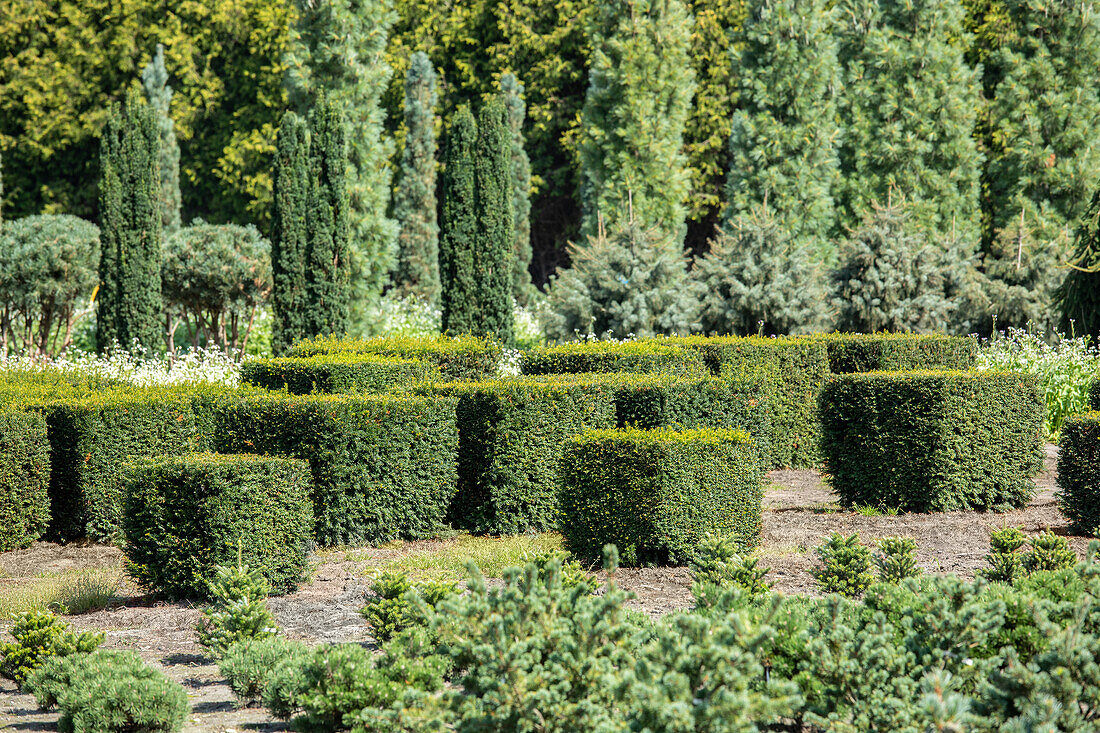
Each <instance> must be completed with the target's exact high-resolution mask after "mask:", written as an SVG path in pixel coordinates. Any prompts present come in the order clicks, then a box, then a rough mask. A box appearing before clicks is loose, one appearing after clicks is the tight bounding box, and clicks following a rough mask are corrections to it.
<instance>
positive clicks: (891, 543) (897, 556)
mask: <svg viewBox="0 0 1100 733" xmlns="http://www.w3.org/2000/svg"><path fill="white" fill-rule="evenodd" d="M916 554H917V543H916V542H914V541H913V539H912V538H910V537H884V538H882V539H881V540H879V542H878V554H877V555H875V566H876V567H877V568H878V578H879V580H881V581H882V582H883V583H898V582H901V581H902V580H905V579H906V578H915V577H917V576H919V575H920V574H921V569H920V568H919V567H917V558H916Z"/></svg>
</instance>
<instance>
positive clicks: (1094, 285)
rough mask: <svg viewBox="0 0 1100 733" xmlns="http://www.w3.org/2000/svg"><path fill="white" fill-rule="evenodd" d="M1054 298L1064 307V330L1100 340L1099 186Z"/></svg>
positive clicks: (1064, 331)
mask: <svg viewBox="0 0 1100 733" xmlns="http://www.w3.org/2000/svg"><path fill="white" fill-rule="evenodd" d="M1055 300H1056V301H1057V303H1058V306H1059V309H1060V311H1061V316H1062V318H1061V321H1060V324H1059V329H1060V330H1061V331H1062V333H1072V334H1074V335H1080V336H1088V337H1090V338H1091V339H1092V341H1093V343H1100V189H1097V191H1096V193H1094V194H1093V195H1092V201H1091V202H1089V205H1088V208H1087V209H1085V213H1084V214H1082V216H1081V221H1080V222H1079V223H1078V225H1077V236H1076V238H1075V240H1074V243H1073V255H1072V257H1071V258H1070V261H1069V270H1068V271H1067V272H1066V279H1065V280H1063V281H1062V284H1061V286H1059V288H1058V290H1057V292H1056V293H1055Z"/></svg>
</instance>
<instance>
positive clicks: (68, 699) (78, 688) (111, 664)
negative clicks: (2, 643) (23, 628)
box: [27, 650, 190, 733]
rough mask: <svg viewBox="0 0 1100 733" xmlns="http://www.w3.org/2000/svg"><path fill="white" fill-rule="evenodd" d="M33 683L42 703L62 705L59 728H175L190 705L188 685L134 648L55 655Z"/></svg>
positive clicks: (94, 731) (77, 732) (121, 731)
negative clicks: (171, 676)
mask: <svg viewBox="0 0 1100 733" xmlns="http://www.w3.org/2000/svg"><path fill="white" fill-rule="evenodd" d="M27 687H28V688H29V689H30V691H31V692H32V693H33V694H34V696H35V698H36V700H37V701H38V704H39V706H40V707H42V708H43V709H49V708H52V707H57V708H58V709H60V711H61V718H60V719H59V720H58V723H57V727H58V730H62V731H72V732H73V733H83V732H86V733H133V732H134V731H145V732H147V733H159V732H163V733H170V732H171V731H176V730H179V729H180V727H181V726H182V725H183V721H184V718H185V717H186V716H187V713H188V712H189V711H190V705H189V704H188V700H187V693H186V692H185V691H184V689H183V687H182V686H181V685H180V684H179V683H177V682H173V681H172V680H170V679H168V678H167V677H166V676H165V675H164V673H163V672H161V671H159V670H155V669H153V668H152V667H150V666H149V665H147V664H146V663H145V662H143V661H142V660H141V657H139V656H138V655H137V654H136V653H135V652H131V651H108V650H99V651H96V652H93V653H91V654H87V655H82V656H80V657H74V656H69V657H64V658H58V657H54V658H53V659H51V660H50V661H49V662H47V663H46V664H45V665H43V666H42V667H41V668H40V669H39V670H38V671H36V672H35V673H34V674H33V675H32V676H31V678H30V679H28V680H27Z"/></svg>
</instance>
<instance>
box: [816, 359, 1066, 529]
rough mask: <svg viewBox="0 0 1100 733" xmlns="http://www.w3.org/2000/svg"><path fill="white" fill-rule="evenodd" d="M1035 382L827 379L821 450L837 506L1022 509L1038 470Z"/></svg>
mask: <svg viewBox="0 0 1100 733" xmlns="http://www.w3.org/2000/svg"><path fill="white" fill-rule="evenodd" d="M1043 415H1044V406H1043V401H1042V398H1041V396H1040V394H1039V390H1038V387H1037V384H1036V380H1035V377H1034V376H1033V375H1029V374H1017V373H1011V372H997V371H915V372H868V373H864V374H845V375H836V376H833V377H830V378H829V380H828V382H827V383H826V385H825V388H824V389H823V390H822V393H821V422H822V430H823V438H822V449H823V452H824V454H825V470H826V472H827V473H828V474H829V475H830V476H831V481H832V485H833V489H834V491H836V493H837V494H838V495H839V497H840V500H841V502H842V503H844V504H846V505H849V506H851V505H871V506H878V507H884V508H890V509H895V508H896V509H899V510H902V511H911V512H929V511H958V510H968V509H971V510H972V509H977V510H990V509H993V510H1003V509H1007V508H1010V507H1020V506H1024V505H1025V504H1027V502H1028V500H1029V499H1030V498H1031V496H1032V494H1033V493H1034V490H1035V484H1034V482H1033V480H1032V478H1033V477H1034V476H1035V474H1036V473H1038V471H1039V469H1040V468H1041V467H1042V450H1041V445H1040V441H1039V435H1040V430H1041V428H1042V424H1043Z"/></svg>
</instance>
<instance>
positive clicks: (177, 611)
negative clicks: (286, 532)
mask: <svg viewBox="0 0 1100 733" xmlns="http://www.w3.org/2000/svg"><path fill="white" fill-rule="evenodd" d="M1056 450H1057V449H1056V448H1054V447H1053V446H1049V447H1048V449H1047V460H1046V468H1045V470H1044V471H1043V473H1041V474H1040V475H1039V476H1038V477H1037V478H1036V488H1037V493H1036V496H1035V498H1034V500H1033V501H1032V502H1031V504H1030V505H1029V506H1027V507H1026V508H1024V509H1020V510H1016V511H1012V512H1007V513H1003V514H992V513H979V512H952V513H946V514H927V515H920V514H902V515H898V516H862V515H860V514H858V513H855V512H850V511H846V510H841V509H840V508H839V507H837V505H836V504H835V497H834V496H833V495H832V493H831V492H830V490H829V487H828V485H827V484H826V483H825V482H824V481H823V479H822V477H821V475H820V474H818V473H816V472H814V471H775V472H773V473H772V474H770V476H769V478H770V480H771V484H770V485H769V486H768V487H767V490H766V493H765V500H764V509H765V511H764V529H763V544H762V548H761V561H762V562H761V564H762V565H765V566H767V567H769V568H771V572H770V574H769V579H770V580H771V581H772V582H773V583H774V584H775V587H776V589H777V590H780V591H782V592H784V593H805V594H812V593H814V592H815V590H814V587H813V580H812V578H811V577H810V575H809V573H808V571H809V569H810V568H812V567H813V565H814V561H815V557H814V554H813V548H814V547H816V546H817V545H819V544H820V543H821V542H822V540H824V539H825V538H826V537H828V535H829V534H830V533H831V532H834V531H835V532H843V533H846V534H850V533H852V532H859V534H860V537H861V539H862V540H863V541H864V542H865V543H868V544H869V543H871V542H873V541H874V540H876V539H878V538H881V537H888V536H899V535H900V536H909V537H912V538H913V539H915V540H916V542H917V545H918V548H919V562H920V564H921V566H922V567H924V568H925V569H926V570H927V571H929V572H952V573H956V574H958V575H960V576H962V577H973V575H974V573H975V571H976V570H978V569H979V568H981V567H982V566H983V565H984V556H985V554H986V552H987V551H988V548H989V532H990V530H991V529H996V528H999V527H1003V526H1008V525H1016V526H1019V527H1021V528H1022V529H1023V530H1024V531H1025V532H1027V533H1029V534H1034V533H1038V532H1041V531H1047V530H1049V531H1053V532H1057V533H1059V534H1064V535H1067V536H1068V528H1067V522H1066V519H1065V518H1064V517H1063V516H1062V514H1061V512H1059V510H1058V507H1057V505H1056V503H1055V499H1054V490H1055V484H1054V461H1055V457H1056ZM1068 539H1069V541H1070V544H1071V545H1072V547H1073V548H1074V550H1076V551H1077V553H1078V555H1083V553H1084V551H1085V548H1086V547H1087V545H1088V538H1084V537H1072V536H1068ZM401 552H402V550H401V549H394V548H385V549H377V550H366V551H364V550H356V551H353V552H329V553H325V554H324V555H323V556H319V557H318V562H317V566H316V570H315V573H314V575H313V578H312V580H311V582H309V583H308V584H307V585H305V586H304V587H303V588H302V589H300V590H299V591H298V592H296V593H294V594H293V595H289V596H284V597H281V598H273V599H271V601H270V602H269V605H270V607H271V609H272V611H273V613H274V614H275V617H276V619H277V621H278V623H279V625H280V626H281V627H282V628H283V629H285V631H286V633H287V634H288V635H289V636H291V637H292V638H299V639H304V640H308V641H316V642H338V641H365V640H369V638H370V634H369V630H368V628H367V626H366V625H365V624H364V622H363V620H362V618H361V617H360V616H359V613H358V610H359V608H360V607H361V606H362V605H363V600H364V594H365V592H366V590H367V586H368V584H369V580H368V579H367V575H368V574H369V572H370V570H371V566H372V564H374V565H377V564H379V563H384V562H385V561H386V560H388V559H392V558H393V557H394V556H396V555H399V554H400V553H401ZM121 560H122V558H121V554H120V553H119V551H118V550H117V549H116V548H114V547H107V546H103V545H81V544H72V545H66V546H59V545H53V544H49V543H36V544H35V545H33V546H32V547H30V548H28V549H26V550H18V551H14V552H8V553H4V554H0V595H2V594H3V593H4V592H5V588H12V587H14V585H15V584H17V583H18V582H19V579H20V578H28V577H33V576H36V575H39V574H41V573H45V572H63V571H66V570H77V569H81V568H99V567H118V566H119V565H120V563H121ZM616 580H617V582H618V584H619V586H620V587H622V588H624V589H626V590H629V591H631V592H633V593H634V594H635V596H636V597H635V600H634V601H633V602H632V604H633V606H634V607H635V608H637V609H639V610H642V611H644V612H646V613H648V614H650V615H652V616H659V615H661V614H664V613H668V612H669V611H674V610H677V609H682V608H686V607H688V606H689V605H690V604H691V593H690V584H691V582H690V576H689V574H688V571H687V569H686V568H638V569H621V570H619V572H618V573H617V575H616ZM198 618H199V608H197V607H194V606H191V605H188V604H183V603H164V602H156V601H154V600H153V599H151V598H149V597H148V596H145V595H142V593H141V591H140V589H138V588H135V587H133V586H130V585H127V584H124V585H123V586H122V587H121V588H120V589H119V592H118V599H117V603H115V604H114V605H113V606H112V607H111V608H109V609H107V610H103V611H97V612H94V613H88V614H84V615H81V616H74V617H70V618H69V619H68V620H69V621H70V622H71V623H72V625H73V626H75V627H77V628H81V629H99V630H103V631H105V632H106V634H107V642H106V647H107V648H111V649H132V650H135V651H137V652H138V653H139V654H141V656H142V657H143V658H144V659H146V660H147V661H148V662H150V663H151V664H153V665H155V666H157V667H159V668H161V669H163V670H164V671H165V672H166V673H167V674H168V675H169V676H170V677H171V678H173V679H175V680H177V681H179V682H180V683H182V684H183V685H184V687H186V689H187V692H188V694H189V695H190V697H191V716H190V718H189V719H188V722H187V724H186V727H185V730H187V731H202V732H204V733H205V732H208V731H210V732H214V731H216V732H218V733H221V732H225V731H248V730H256V731H273V730H285V729H286V726H285V725H283V724H282V723H279V722H276V721H272V720H271V719H270V718H269V717H268V716H267V714H266V713H265V712H264V711H263V710H262V709H257V708H244V709H240V708H237V707H236V705H235V703H234V699H233V695H232V693H231V692H230V691H229V688H228V687H226V686H225V684H224V683H223V682H222V680H221V677H220V675H219V674H218V670H217V667H216V666H214V665H213V664H211V663H210V662H209V660H207V659H206V658H205V657H203V656H202V648H201V647H199V646H198V644H197V643H196V642H195V634H194V625H195V623H196V622H197V621H198ZM56 722H57V715H56V713H42V712H39V711H38V710H36V709H35V704H34V700H33V698H31V697H30V696H28V695H22V694H19V693H18V692H17V691H16V690H15V688H14V686H13V685H12V684H11V683H10V682H8V681H7V680H0V731H8V730H11V731H52V730H56Z"/></svg>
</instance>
